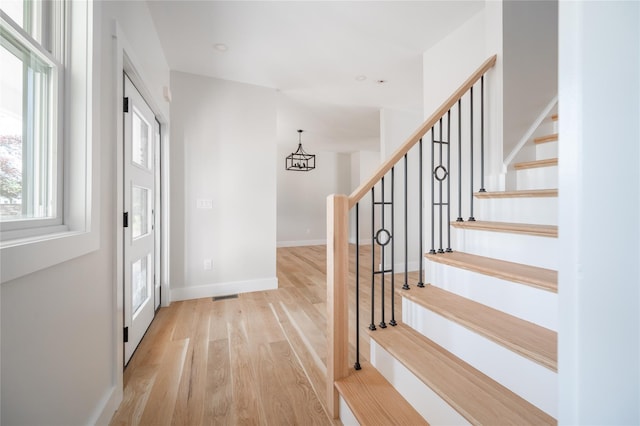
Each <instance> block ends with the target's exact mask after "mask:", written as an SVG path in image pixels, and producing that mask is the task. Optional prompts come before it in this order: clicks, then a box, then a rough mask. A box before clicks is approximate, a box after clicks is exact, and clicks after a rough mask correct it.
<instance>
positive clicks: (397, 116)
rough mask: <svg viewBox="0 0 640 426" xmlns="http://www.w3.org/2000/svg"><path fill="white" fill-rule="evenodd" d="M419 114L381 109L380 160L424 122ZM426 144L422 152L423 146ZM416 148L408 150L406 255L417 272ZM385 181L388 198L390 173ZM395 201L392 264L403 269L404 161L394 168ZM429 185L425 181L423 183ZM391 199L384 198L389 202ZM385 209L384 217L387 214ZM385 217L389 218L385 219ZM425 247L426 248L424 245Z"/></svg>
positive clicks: (386, 156) (402, 142) (417, 182)
mask: <svg viewBox="0 0 640 426" xmlns="http://www.w3.org/2000/svg"><path fill="white" fill-rule="evenodd" d="M423 120H424V119H423V116H422V111H408V110H398V109H390V108H384V109H382V110H381V111H380V152H381V157H382V158H383V159H386V158H389V156H390V155H391V154H392V153H393V152H394V151H395V150H396V149H398V148H399V147H400V146H401V145H402V144H404V143H405V142H406V140H407V139H408V138H409V136H411V135H412V134H413V132H415V131H416V129H417V128H418V127H419V126H420V125H421V124H422V122H423ZM426 146H427V145H425V146H424V147H423V149H424V148H425V147H426ZM417 152H418V151H417V148H416V149H414V150H412V151H410V152H409V155H408V156H407V163H408V171H407V195H408V196H407V215H408V216H407V218H408V221H407V224H408V227H407V235H408V238H407V241H408V247H407V249H408V256H407V259H408V260H409V264H410V265H409V270H416V269H417V268H418V267H419V263H418V262H419V261H420V260H421V259H422V257H423V254H422V253H420V239H419V237H420V233H419V225H418V218H419V215H420V202H419V197H418V189H419V186H418V185H419V177H418V176H419V172H418V155H417ZM424 173H425V176H427V177H428V168H427V169H425V171H424ZM387 177H388V179H389V180H387V178H385V186H386V188H385V191H387V192H386V193H385V195H386V196H387V197H390V192H388V191H390V188H391V186H390V183H391V182H390V179H391V178H390V173H389V174H388V175H387ZM394 179H395V194H394V197H395V200H394V207H395V211H394V215H395V218H394V219H395V232H394V234H395V236H394V239H395V253H394V262H395V263H396V265H397V266H398V267H399V268H401V269H402V270H403V269H404V260H405V251H404V245H405V237H404V225H405V221H404V160H401V161H400V162H399V163H398V165H397V166H396V167H395V176H394ZM425 182H428V179H426V180H425ZM389 200H390V198H387V201H389ZM389 213H390V209H389V208H388V209H387V210H386V212H385V214H389ZM376 214H380V209H379V208H378V210H377V211H376ZM387 218H388V216H387ZM425 247H426V246H425ZM385 256H386V259H389V260H390V259H391V257H390V256H391V255H390V249H387V253H385Z"/></svg>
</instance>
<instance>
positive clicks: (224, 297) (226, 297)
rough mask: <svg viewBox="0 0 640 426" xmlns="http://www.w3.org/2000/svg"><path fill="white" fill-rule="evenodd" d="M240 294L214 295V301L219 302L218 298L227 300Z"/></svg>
mask: <svg viewBox="0 0 640 426" xmlns="http://www.w3.org/2000/svg"><path fill="white" fill-rule="evenodd" d="M237 298H238V295H237V294H228V295H226V296H218V297H213V298H212V299H213V301H214V302H217V301H218V300H227V299H237Z"/></svg>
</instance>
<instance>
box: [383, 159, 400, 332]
mask: <svg viewBox="0 0 640 426" xmlns="http://www.w3.org/2000/svg"><path fill="white" fill-rule="evenodd" d="M394 198H395V167H392V168H391V321H389V324H390V325H392V326H395V325H397V322H396V296H395V293H396V292H395V290H396V281H395V276H396V274H395V267H396V265H395V249H396V242H395V235H396V234H395V233H394V232H395V212H394V210H395V206H394V204H393V201H394ZM383 208H384V206H383Z"/></svg>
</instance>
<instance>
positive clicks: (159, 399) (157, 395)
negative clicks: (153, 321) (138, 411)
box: [140, 339, 189, 425]
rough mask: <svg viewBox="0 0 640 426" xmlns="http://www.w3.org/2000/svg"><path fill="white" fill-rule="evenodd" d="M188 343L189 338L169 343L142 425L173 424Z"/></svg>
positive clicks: (141, 419) (143, 415) (141, 420)
mask: <svg viewBox="0 0 640 426" xmlns="http://www.w3.org/2000/svg"><path fill="white" fill-rule="evenodd" d="M188 345H189V340H188V339H184V340H172V341H170V342H168V343H167V350H166V352H165V354H164V357H163V360H162V363H161V365H160V368H159V369H158V373H157V376H156V380H155V381H154V383H153V387H152V389H151V393H150V394H149V399H148V402H147V404H146V405H145V409H144V411H143V413H142V416H141V418H140V424H141V425H168V424H171V419H172V418H173V411H174V409H175V406H176V398H177V396H178V387H179V384H180V378H181V376H182V367H183V365H184V359H185V355H186V353H187V347H188Z"/></svg>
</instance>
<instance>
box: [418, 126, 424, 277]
mask: <svg viewBox="0 0 640 426" xmlns="http://www.w3.org/2000/svg"><path fill="white" fill-rule="evenodd" d="M418 157H419V158H418V160H419V161H418V178H419V181H418V186H419V188H418V190H419V192H420V194H419V201H420V208H419V209H418V212H419V215H418V216H419V217H418V224H419V231H420V253H418V255H419V256H418V259H419V262H420V277H419V278H418V287H424V283H423V282H422V275H423V274H422V258H423V256H424V233H423V232H422V217H423V206H424V202H423V200H422V138H420V142H419V143H418Z"/></svg>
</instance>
